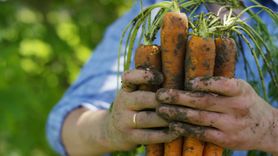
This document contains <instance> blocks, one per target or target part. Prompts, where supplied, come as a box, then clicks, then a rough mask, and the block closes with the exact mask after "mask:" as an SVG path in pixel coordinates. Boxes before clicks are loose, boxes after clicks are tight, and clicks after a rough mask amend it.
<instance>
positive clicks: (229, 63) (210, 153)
mask: <svg viewBox="0 0 278 156" xmlns="http://www.w3.org/2000/svg"><path fill="white" fill-rule="evenodd" d="M215 45H216V59H215V67H214V76H224V77H228V78H233V77H234V74H235V65H236V54H237V48H236V43H235V41H234V40H233V39H231V38H217V39H215ZM223 150H224V149H223V148H222V147H220V146H217V145H214V144H211V143H207V144H206V146H205V150H204V155H203V156H222V153H223Z"/></svg>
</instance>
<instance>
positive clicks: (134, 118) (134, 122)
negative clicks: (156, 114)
mask: <svg viewBox="0 0 278 156" xmlns="http://www.w3.org/2000/svg"><path fill="white" fill-rule="evenodd" d="M136 117H137V113H135V114H134V115H133V124H134V126H135V128H136V127H137V123H136Z"/></svg>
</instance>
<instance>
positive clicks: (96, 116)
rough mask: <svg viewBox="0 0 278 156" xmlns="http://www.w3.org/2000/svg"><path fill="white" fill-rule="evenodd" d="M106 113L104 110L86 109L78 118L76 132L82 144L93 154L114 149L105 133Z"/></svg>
mask: <svg viewBox="0 0 278 156" xmlns="http://www.w3.org/2000/svg"><path fill="white" fill-rule="evenodd" d="M108 115H109V112H108V111H106V110H99V111H91V110H88V111H86V112H84V113H83V114H82V115H81V116H80V118H79V120H78V123H77V126H78V134H79V136H80V138H81V140H82V142H83V145H84V146H85V147H86V148H87V149H88V150H92V153H94V155H102V154H105V153H109V152H113V151H114V150H113V146H112V145H111V144H110V141H109V138H108V137H107V135H106V127H107V126H106V124H107V122H106V121H107V118H108ZM96 149H97V150H96Z"/></svg>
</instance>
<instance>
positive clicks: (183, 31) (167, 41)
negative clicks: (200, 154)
mask: <svg viewBox="0 0 278 156" xmlns="http://www.w3.org/2000/svg"><path fill="white" fill-rule="evenodd" d="M187 33H188V20H187V16H186V15H185V14H183V13H180V12H169V13H166V14H165V16H164V17H163V22H162V29H161V50H162V71H163V74H164V83H163V87H164V88H168V89H183V84H184V81H183V73H184V58H185V47H186V38H187ZM182 144H183V138H179V139H177V140H174V141H172V142H170V143H166V144H165V151H164V156H181V155H182Z"/></svg>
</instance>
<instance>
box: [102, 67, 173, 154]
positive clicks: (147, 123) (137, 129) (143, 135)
mask: <svg viewBox="0 0 278 156" xmlns="http://www.w3.org/2000/svg"><path fill="white" fill-rule="evenodd" d="M162 81H163V76H162V74H160V73H158V72H152V71H147V70H132V71H128V72H125V73H124V74H123V77H122V83H123V84H122V89H121V90H120V91H119V92H118V95H117V97H116V99H115V101H114V103H113V108H112V111H111V113H110V114H109V117H108V122H107V123H108V124H107V127H106V128H105V129H106V130H107V134H108V135H109V138H110V141H111V144H112V146H114V147H115V149H117V150H131V149H133V148H134V147H136V146H137V145H139V144H154V143H163V142H169V141H171V140H173V139H175V138H176V137H177V134H174V133H172V134H171V133H168V131H165V128H166V129H168V126H169V124H168V122H166V120H164V119H163V118H161V117H159V116H158V115H157V114H156V112H155V108H156V107H157V106H158V105H159V103H158V101H157V100H156V97H155V93H153V92H147V91H139V90H137V88H138V86H139V85H142V84H150V85H158V84H160V83H162ZM151 128H161V130H154V129H151Z"/></svg>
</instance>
